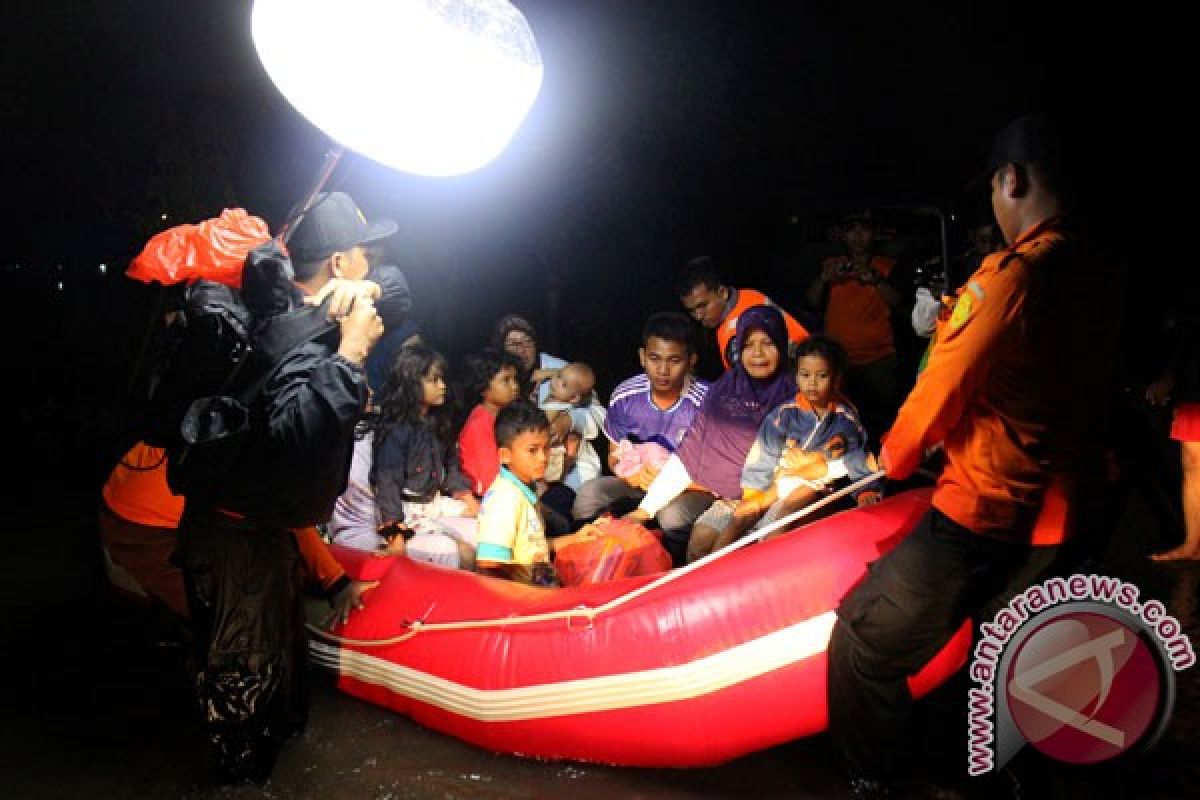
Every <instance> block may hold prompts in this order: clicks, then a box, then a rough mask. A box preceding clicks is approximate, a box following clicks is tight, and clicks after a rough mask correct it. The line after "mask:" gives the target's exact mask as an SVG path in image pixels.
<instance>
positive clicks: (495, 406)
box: [458, 350, 521, 497]
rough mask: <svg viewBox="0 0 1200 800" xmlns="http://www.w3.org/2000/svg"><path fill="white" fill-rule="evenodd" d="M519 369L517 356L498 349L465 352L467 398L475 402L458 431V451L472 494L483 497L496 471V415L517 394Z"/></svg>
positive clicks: (497, 456)
mask: <svg viewBox="0 0 1200 800" xmlns="http://www.w3.org/2000/svg"><path fill="white" fill-rule="evenodd" d="M520 371H521V362H520V360H518V359H517V357H516V356H514V355H512V354H511V353H508V352H505V351H502V350H484V351H483V352H481V353H477V354H475V355H470V356H467V371H466V380H465V383H466V395H467V402H468V403H475V407H474V408H472V409H471V413H470V415H469V416H468V417H467V420H466V422H465V423H463V427H462V431H461V432H460V433H459V434H458V454H459V458H460V459H461V460H462V471H463V474H464V475H465V476H466V478H467V481H468V482H469V483H470V485H471V491H472V492H473V493H474V494H475V496H476V497H483V493H484V492H486V491H487V489H488V487H489V486H491V485H492V481H494V480H496V476H497V475H499V474H500V457H499V455H497V451H496V415H497V414H499V413H500V410H501V409H502V408H504V407H505V406H507V405H508V404H509V403H511V402H513V401H514V400H516V399H517V397H519V396H520V394H521V383H520Z"/></svg>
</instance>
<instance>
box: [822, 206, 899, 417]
mask: <svg viewBox="0 0 1200 800" xmlns="http://www.w3.org/2000/svg"><path fill="white" fill-rule="evenodd" d="M841 240H842V244H843V246H844V247H845V249H846V254H845V255H843V256H835V257H832V258H828V259H826V260H825V262H824V264H823V265H822V268H821V272H820V274H819V275H818V276H817V277H816V279H815V280H814V281H813V282H812V284H811V285H810V286H809V287H808V292H807V299H808V302H809V303H810V304H811V305H812V306H813V307H814V308H816V309H821V308H823V309H824V312H825V333H826V335H828V336H829V337H830V338H832V339H835V340H836V341H837V342H838V343H839V344H841V345H842V346H843V347H844V348H846V354H847V356H848V357H849V362H850V366H849V369H847V371H846V390H847V393H848V394H849V396H850V399H851V400H852V401H853V402H854V403H855V405H856V406H857V407H858V409H859V411H860V412H861V419H862V423H863V425H864V426H865V427H866V429H867V433H868V434H869V435H871V436H873V437H877V436H879V434H880V433H882V432H883V431H884V430H886V429H887V427H888V425H890V424H891V421H892V417H893V415H894V414H895V412H896V408H897V407H898V406H899V384H900V366H899V362H898V360H897V358H896V345H895V341H894V340H893V335H892V321H891V316H892V310H893V309H897V308H899V307H900V305H901V304H902V303H903V302H904V299H903V297H902V296H901V294H900V292H898V291H897V290H896V288H895V287H894V286H892V285H891V284H890V283H889V282H888V276H889V275H891V273H892V270H893V268H894V267H895V265H896V262H895V261H893V260H892V259H890V258H887V257H886V256H882V255H878V254H876V253H875V252H874V245H875V224H874V221H873V219H872V218H871V214H870V212H865V213H861V214H856V215H853V216H850V217H847V218H846V219H845V221H844V223H843V227H842V229H841Z"/></svg>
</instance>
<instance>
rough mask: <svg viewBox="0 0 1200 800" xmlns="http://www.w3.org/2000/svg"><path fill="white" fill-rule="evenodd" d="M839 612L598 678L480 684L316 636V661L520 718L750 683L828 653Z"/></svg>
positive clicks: (443, 702)
mask: <svg viewBox="0 0 1200 800" xmlns="http://www.w3.org/2000/svg"><path fill="white" fill-rule="evenodd" d="M836 619H837V614H836V612H834V611H826V612H825V613H824V614H820V615H818V616H816V617H812V618H811V619H807V620H804V621H803V622H799V623H796V624H795V625H792V626H790V627H787V628H783V629H781V630H778V631H775V632H773V633H769V634H767V635H766V636H761V637H759V638H757V639H753V640H751V641H749V642H745V643H743V644H740V645H738V646H736V647H732V648H730V649H728V650H723V651H721V652H718V653H714V654H712V655H710V656H705V657H704V658H700V659H697V660H695V661H691V662H688V663H686V664H678V665H676V666H672V667H659V668H656V669H648V670H641V671H638V672H626V673H619V674H616V675H601V676H598V677H594V678H577V679H574V680H567V681H560V682H558V683H546V684H539V685H536V686H523V687H519V688H513V689H477V688H474V687H471V686H464V685H463V684H461V683H456V682H454V681H450V680H446V679H445V678H440V677H438V676H437V675H432V674H430V673H427V672H422V671H420V670H416V669H412V668H411V667H404V666H401V665H399V664H394V663H392V662H390V661H386V660H384V659H382V658H378V657H376V656H371V655H367V654H366V653H362V652H359V651H357V650H343V649H340V648H338V647H336V646H334V645H329V644H325V643H324V642H318V641H313V642H311V643H310V644H309V648H310V650H311V652H312V655H313V660H314V661H316V662H317V663H318V664H320V665H321V666H324V667H327V668H329V669H331V670H333V671H335V672H338V673H340V674H342V675H346V676H348V677H351V678H355V679H356V680H359V681H362V682H364V683H369V684H373V685H375V686H381V687H383V688H386V689H388V690H389V691H392V692H394V693H396V694H399V695H403V696H404V697H409V698H411V699H413V700H417V701H420V702H422V703H427V704H429V705H433V706H437V707H438V708H442V709H445V710H446V711H449V712H451V713H453V714H457V715H459V716H462V717H468V718H470V719H475V720H480V721H482V722H514V721H518V720H529V719H542V718H546V717H558V716H566V715H570V714H584V713H588V712H594V711H612V710H615V709H620V708H634V707H637V706H645V705H653V704H655V703H669V702H675V701H679V700H689V699H691V698H694V697H700V696H703V695H706V694H711V693H712V692H716V691H720V690H721V689H725V688H728V687H730V686H735V685H737V684H739V683H744V682H746V681H748V680H751V679H753V678H757V677H759V676H761V675H765V674H767V673H768V672H772V671H774V670H776V669H779V668H781V667H786V666H789V665H791V664H795V663H798V662H800V661H803V660H805V659H806V658H809V657H811V656H814V655H817V654H818V653H822V652H824V651H825V648H826V646H827V645H828V643H829V636H830V634H831V633H832V631H833V624H834V622H835V620H836Z"/></svg>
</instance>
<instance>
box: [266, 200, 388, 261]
mask: <svg viewBox="0 0 1200 800" xmlns="http://www.w3.org/2000/svg"><path fill="white" fill-rule="evenodd" d="M396 230H397V226H396V223H395V222H393V221H392V220H390V219H377V220H375V221H374V222H367V218H366V216H364V215H363V212H362V211H360V210H359V208H358V205H357V204H356V203H355V202H354V199H353V198H351V197H350V195H348V194H346V193H345V192H322V193H321V194H319V195H317V199H316V201H314V203H313V205H312V208H310V209H309V210H308V211H307V212H305V213H304V215H303V216H301V217H300V219H299V220H298V221H297V222H296V227H295V230H294V232H293V233H292V235H291V238H289V239H288V251H289V252H290V253H291V255H292V258H293V259H295V260H296V261H302V262H303V261H319V260H321V259H324V258H328V257H329V256H331V255H333V254H334V253H337V252H341V251H343V250H349V249H350V248H352V247H355V246H356V245H360V244H366V243H367V242H375V241H379V240H380V239H386V238H387V237H389V236H391V235H392V234H393V233H395V232H396Z"/></svg>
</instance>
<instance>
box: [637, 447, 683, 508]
mask: <svg viewBox="0 0 1200 800" xmlns="http://www.w3.org/2000/svg"><path fill="white" fill-rule="evenodd" d="M691 485H692V476H691V475H689V474H688V471H687V467H685V466H684V465H683V462H682V461H680V460H679V456H676V455H672V456H671V457H670V458H668V459H667V463H666V464H663V468H662V469H661V470H659V473H658V475H657V476H655V478H654V481H653V482H652V483H651V484H650V486H649V487H648V488H647V489H646V496H645V497H643V498H642V502H641V503H640V504H639V505H638V508H639V509H640V510H642V511H645V512H646V513H647V514H649V515H650V516H652V517H653V516H654V515H655V514H657V513H658V512H659V511H662V510H663V508H664V507H665V506H666V505H667V503H669V502H671V501H672V500H674V499H675V498H676V497H679V495H681V494H683V493H684V491H685V490H686V489H687V488H688V487H689V486H691Z"/></svg>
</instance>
